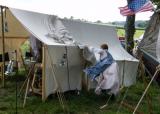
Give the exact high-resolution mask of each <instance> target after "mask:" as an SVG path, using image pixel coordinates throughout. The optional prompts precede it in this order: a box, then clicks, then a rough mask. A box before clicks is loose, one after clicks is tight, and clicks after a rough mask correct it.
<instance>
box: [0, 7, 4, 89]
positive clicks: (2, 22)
mask: <svg viewBox="0 0 160 114" xmlns="http://www.w3.org/2000/svg"><path fill="white" fill-rule="evenodd" d="M0 7H1V24H2V25H1V26H2V62H3V67H2V87H4V79H5V74H4V72H5V44H4V20H3V8H4V7H3V6H0Z"/></svg>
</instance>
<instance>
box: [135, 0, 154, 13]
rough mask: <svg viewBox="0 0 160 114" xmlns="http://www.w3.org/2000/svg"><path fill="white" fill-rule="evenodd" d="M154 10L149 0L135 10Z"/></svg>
mask: <svg viewBox="0 0 160 114" xmlns="http://www.w3.org/2000/svg"><path fill="white" fill-rule="evenodd" d="M152 10H154V7H153V4H152V2H151V1H148V2H147V3H145V4H144V6H143V7H141V8H140V9H139V10H138V11H136V13H137V12H145V11H152Z"/></svg>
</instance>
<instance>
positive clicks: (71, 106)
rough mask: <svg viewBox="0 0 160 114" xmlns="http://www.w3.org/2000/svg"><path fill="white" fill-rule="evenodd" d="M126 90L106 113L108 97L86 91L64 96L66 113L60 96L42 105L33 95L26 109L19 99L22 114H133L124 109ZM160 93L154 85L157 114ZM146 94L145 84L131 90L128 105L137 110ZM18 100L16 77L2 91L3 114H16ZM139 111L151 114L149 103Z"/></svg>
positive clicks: (38, 98) (1, 111)
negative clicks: (139, 101) (60, 101)
mask: <svg viewBox="0 0 160 114" xmlns="http://www.w3.org/2000/svg"><path fill="white" fill-rule="evenodd" d="M20 77H21V76H20ZM22 82H23V81H19V82H18V89H19V88H20V86H21V85H22ZM126 89H127V88H124V89H123V90H122V91H121V93H120V95H119V96H118V97H117V99H116V100H110V102H109V105H108V107H106V108H104V109H103V110H100V109H99V107H100V106H102V105H104V104H105V102H106V100H107V98H108V97H109V96H108V95H106V94H105V93H103V94H102V95H100V96H98V95H95V93H94V91H93V90H91V91H89V92H87V91H84V90H83V91H81V92H80V95H77V94H76V92H67V93H64V96H65V100H64V104H65V105H64V106H65V110H63V108H62V106H61V105H60V103H59V100H58V97H57V96H56V95H52V96H50V97H49V98H48V99H47V100H46V102H42V101H41V96H37V95H30V96H29V97H28V98H27V103H26V106H25V108H23V107H22V103H23V97H19V98H18V114H67V113H68V114H117V110H118V109H119V113H118V114H131V113H132V112H131V111H130V110H129V109H127V108H125V107H123V106H121V105H120V102H121V101H122V99H123V97H124V95H125V90H126ZM159 89H160V88H159V86H158V85H156V84H152V85H151V87H150V89H149V94H150V96H151V99H152V106H153V107H152V109H153V114H158V113H159V112H160V109H159V107H160V104H159V102H160V96H159V95H160V91H159ZM143 91H144V86H143V83H142V82H141V81H138V82H137V83H136V84H135V85H133V86H131V87H130V88H129V89H128V92H127V94H126V98H125V99H124V101H126V102H128V103H129V104H132V105H133V106H135V105H136V104H137V103H138V100H139V99H140V97H141V95H142V93H143ZM15 98H16V97H15V77H12V78H10V80H8V81H6V87H5V88H0V114H14V113H15V103H16V102H15ZM139 110H140V111H141V112H144V113H145V114H148V106H147V100H146V99H143V101H142V103H141V104H140V107H139Z"/></svg>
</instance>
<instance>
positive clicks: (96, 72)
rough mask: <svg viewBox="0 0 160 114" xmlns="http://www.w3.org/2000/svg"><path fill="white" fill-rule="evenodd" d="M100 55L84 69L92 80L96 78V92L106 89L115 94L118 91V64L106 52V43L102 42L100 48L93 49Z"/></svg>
mask: <svg viewBox="0 0 160 114" xmlns="http://www.w3.org/2000/svg"><path fill="white" fill-rule="evenodd" d="M95 50H96V52H98V54H99V55H100V61H99V62H98V63H96V64H95V65H94V66H91V67H89V68H87V69H85V70H84V71H85V72H86V74H87V75H89V76H90V77H91V78H92V80H95V79H96V80H97V82H98V85H97V87H96V89H95V93H96V94H100V93H101V90H102V89H103V90H108V92H109V94H114V95H117V94H118V92H119V77H118V65H117V63H116V61H115V60H114V59H113V57H112V55H111V54H110V53H109V52H108V45H107V44H102V45H101V49H95Z"/></svg>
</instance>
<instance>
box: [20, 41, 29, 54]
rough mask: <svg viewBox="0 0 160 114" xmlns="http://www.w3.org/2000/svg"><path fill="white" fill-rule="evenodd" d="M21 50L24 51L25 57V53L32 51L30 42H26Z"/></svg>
mask: <svg viewBox="0 0 160 114" xmlns="http://www.w3.org/2000/svg"><path fill="white" fill-rule="evenodd" d="M21 50H22V54H23V56H24V54H25V52H27V51H28V52H29V51H30V44H29V41H28V40H27V41H26V42H24V44H23V45H22V46H21Z"/></svg>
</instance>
